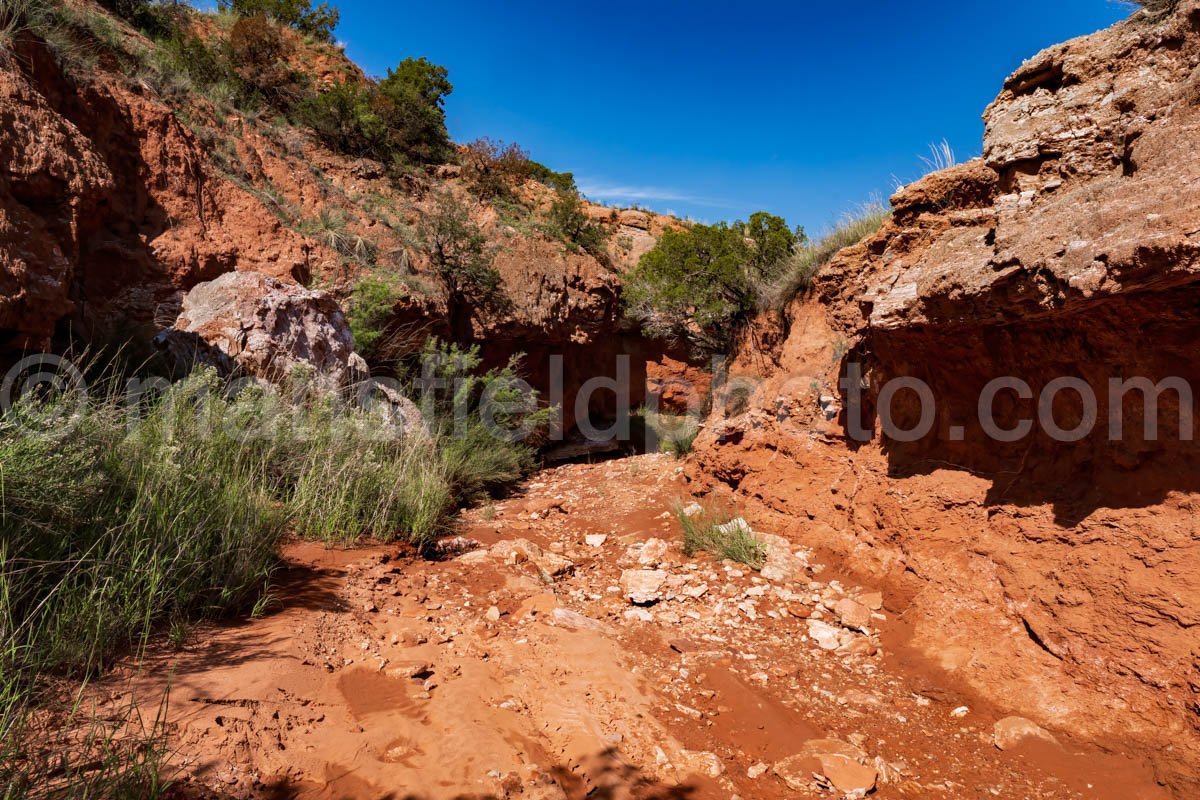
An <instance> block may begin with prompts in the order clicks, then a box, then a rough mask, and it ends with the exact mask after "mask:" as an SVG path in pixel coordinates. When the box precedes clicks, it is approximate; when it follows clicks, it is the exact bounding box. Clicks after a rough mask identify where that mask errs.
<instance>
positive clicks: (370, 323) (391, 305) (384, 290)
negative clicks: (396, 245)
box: [346, 277, 402, 359]
mask: <svg viewBox="0 0 1200 800" xmlns="http://www.w3.org/2000/svg"><path fill="white" fill-rule="evenodd" d="M401 296H402V294H401V291H400V289H399V287H398V286H397V285H396V283H395V282H394V281H390V280H387V279H385V278H377V277H368V278H363V279H362V280H360V281H359V282H358V283H356V284H355V285H354V290H353V292H352V293H351V294H350V303H349V308H348V309H347V313H346V316H347V318H348V321H349V323H350V333H351V335H352V336H353V337H354V348H355V350H357V351H358V352H359V353H361V354H362V355H363V356H364V357H366V358H368V359H370V358H372V357H373V356H374V354H375V349H376V347H377V346H378V345H379V344H380V343H381V341H382V340H383V336H384V333H385V332H386V331H387V324H388V322H390V321H391V319H392V315H393V313H394V309H395V306H396V302H397V301H398V300H399V299H400V297H401Z"/></svg>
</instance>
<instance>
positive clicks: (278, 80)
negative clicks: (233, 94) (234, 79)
mask: <svg viewBox="0 0 1200 800" xmlns="http://www.w3.org/2000/svg"><path fill="white" fill-rule="evenodd" d="M290 50H291V48H290V46H289V44H288V41H287V40H286V39H285V38H284V37H283V34H282V33H281V32H280V30H279V28H277V27H276V26H275V25H274V24H273V23H272V22H271V21H270V20H268V19H267V18H266V17H264V16H254V17H242V18H240V19H238V21H237V22H235V23H234V25H233V27H232V28H231V29H230V31H229V57H230V60H231V62H232V64H233V67H234V70H235V71H236V72H237V74H238V76H239V77H240V78H241V79H242V80H243V81H244V82H245V83H246V84H247V85H248V86H250V87H252V88H253V89H254V90H255V91H257V92H259V93H261V94H262V95H263V96H264V97H267V98H269V99H270V100H271V103H272V105H274V106H276V107H277V108H287V107H290V106H291V105H292V104H294V103H296V102H297V101H299V100H300V99H301V97H303V95H304V93H305V81H304V77H303V76H302V75H300V74H299V73H297V72H295V71H293V70H292V69H290V68H289V67H288V66H287V63H286V59H287V57H288V55H290Z"/></svg>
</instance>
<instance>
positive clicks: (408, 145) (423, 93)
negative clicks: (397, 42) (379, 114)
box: [379, 58, 454, 162]
mask: <svg viewBox="0 0 1200 800" xmlns="http://www.w3.org/2000/svg"><path fill="white" fill-rule="evenodd" d="M452 91H454V85H453V84H451V83H450V80H449V72H448V71H447V70H446V68H445V67H443V66H440V65H438V64H433V63H431V62H429V61H427V60H426V59H424V58H415V59H414V58H406V59H404V60H403V61H401V62H400V63H399V64H398V65H397V66H396V68H395V69H389V70H388V74H387V77H386V78H384V79H383V80H382V81H380V82H379V93H380V95H382V96H383V98H384V99H385V100H386V101H387V103H388V104H389V109H388V121H389V125H390V127H391V129H392V131H393V138H394V142H393V144H394V146H395V147H397V148H398V149H400V150H401V151H402V152H403V153H404V154H405V155H406V156H409V157H413V158H417V159H419V160H421V161H428V162H441V161H445V160H447V159H448V158H449V157H450V154H451V153H452V147H451V144H450V134H449V133H447V131H446V112H445V108H444V105H445V99H446V95H448V94H450V93H451V92H452Z"/></svg>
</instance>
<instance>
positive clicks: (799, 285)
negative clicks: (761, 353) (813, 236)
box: [755, 201, 892, 309]
mask: <svg viewBox="0 0 1200 800" xmlns="http://www.w3.org/2000/svg"><path fill="white" fill-rule="evenodd" d="M891 213H892V212H891V211H890V210H889V209H888V208H887V207H886V206H884V205H883V204H882V203H880V202H878V201H871V202H868V203H866V204H864V205H863V206H861V207H860V208H859V209H857V210H856V211H853V212H850V213H848V214H846V216H844V217H843V218H842V220H841V221H840V222H838V223H837V225H835V226H834V227H833V230H831V231H830V232H829V233H827V234H826V235H824V236H822V237H821V238H820V239H817V240H816V241H813V242H809V243H808V244H805V245H803V246H801V247H798V248H796V249H795V250H794V251H792V254H791V256H789V258H788V260H787V263H786V264H785V265H784V268H783V270H782V272H781V275H780V277H779V278H778V279H777V280H775V281H773V282H772V283H770V284H766V285H763V286H757V287H755V295H756V298H757V301H758V306H759V307H760V308H773V309H782V308H783V307H784V306H786V305H787V304H788V303H790V302H791V301H792V299H793V298H794V297H795V296H796V295H798V294H799V293H800V292H802V291H804V290H805V289H807V288H808V286H809V285H810V284H811V283H812V280H813V278H814V277H816V275H817V273H819V272H820V271H821V268H822V267H824V266H825V265H826V264H828V263H829V262H830V260H832V259H833V257H834V256H835V255H837V254H838V252H839V251H841V250H842V249H844V248H846V247H850V246H851V245H855V244H858V243H859V242H861V241H862V240H863V239H865V238H867V237H868V236H870V235H872V234H873V233H875V232H876V231H878V230H879V229H880V227H882V226H883V223H884V222H886V221H887V220H888V218H889V217H890V216H891Z"/></svg>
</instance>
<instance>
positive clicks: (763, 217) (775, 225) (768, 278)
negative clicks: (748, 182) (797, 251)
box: [745, 211, 808, 285]
mask: <svg viewBox="0 0 1200 800" xmlns="http://www.w3.org/2000/svg"><path fill="white" fill-rule="evenodd" d="M745 233H746V238H747V239H748V240H749V241H750V243H751V249H752V253H751V259H750V268H749V275H748V276H747V278H748V280H749V281H750V283H751V285H757V284H761V283H764V282H768V283H769V282H773V281H775V280H778V278H779V275H780V273H781V272H782V270H783V269H784V265H785V264H786V263H787V259H788V257H789V256H790V255H791V254H792V250H793V249H794V248H796V247H798V246H803V245H805V244H806V243H807V242H808V237H807V236H805V235H804V228H802V227H799V226H797V227H796V229H795V230H794V231H793V230H792V229H791V228H789V227H788V225H787V222H786V221H784V219H783V218H782V217H777V216H775V215H774V214H768V213H767V212H765V211H756V212H755V213H753V214H751V215H750V220H749V222H747V223H746V226H745Z"/></svg>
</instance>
